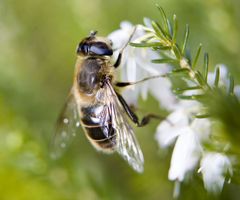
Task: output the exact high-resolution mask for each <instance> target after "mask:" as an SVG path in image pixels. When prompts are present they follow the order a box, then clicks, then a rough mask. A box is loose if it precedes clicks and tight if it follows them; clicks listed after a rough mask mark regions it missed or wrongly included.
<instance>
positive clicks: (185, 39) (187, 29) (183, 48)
mask: <svg viewBox="0 0 240 200" xmlns="http://www.w3.org/2000/svg"><path fill="white" fill-rule="evenodd" d="M188 37H189V25H188V24H186V29H185V35H184V41H183V47H182V54H183V55H184V52H185V49H186V46H187V42H188Z"/></svg>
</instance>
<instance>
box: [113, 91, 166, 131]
mask: <svg viewBox="0 0 240 200" xmlns="http://www.w3.org/2000/svg"><path fill="white" fill-rule="evenodd" d="M117 97H118V99H119V101H120V103H121V104H122V106H123V108H124V110H125V111H126V113H127V115H128V116H129V118H130V119H131V120H132V121H133V122H134V123H135V124H137V126H138V127H141V126H145V125H147V124H148V123H149V122H150V120H151V119H162V117H160V116H158V115H154V114H148V115H146V116H144V117H143V118H142V120H141V121H139V119H138V116H137V115H136V114H135V113H134V112H133V111H132V110H131V108H130V107H129V105H128V104H127V102H126V101H125V100H124V98H123V97H122V96H121V95H120V94H118V93H117Z"/></svg>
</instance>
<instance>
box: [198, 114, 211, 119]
mask: <svg viewBox="0 0 240 200" xmlns="http://www.w3.org/2000/svg"><path fill="white" fill-rule="evenodd" d="M195 117H196V118H199V119H202V118H208V117H210V114H207V113H205V114H198V115H195Z"/></svg>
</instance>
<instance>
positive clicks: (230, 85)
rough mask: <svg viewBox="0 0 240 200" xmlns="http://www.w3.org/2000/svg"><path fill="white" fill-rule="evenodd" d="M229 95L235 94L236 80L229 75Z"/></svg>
mask: <svg viewBox="0 0 240 200" xmlns="http://www.w3.org/2000/svg"><path fill="white" fill-rule="evenodd" d="M228 93H229V94H230V95H233V94H234V78H233V76H232V75H231V74H230V75H229V91H228Z"/></svg>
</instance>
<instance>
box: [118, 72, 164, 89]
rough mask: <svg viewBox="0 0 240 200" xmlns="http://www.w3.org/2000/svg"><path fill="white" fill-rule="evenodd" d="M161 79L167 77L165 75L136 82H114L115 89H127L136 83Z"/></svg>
mask: <svg viewBox="0 0 240 200" xmlns="http://www.w3.org/2000/svg"><path fill="white" fill-rule="evenodd" d="M162 77H167V74H166V75H156V76H150V77H147V78H144V79H142V80H139V81H136V82H116V83H115V86H117V87H127V86H130V85H135V84H138V83H142V82H144V81H147V80H151V79H155V78H162Z"/></svg>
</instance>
